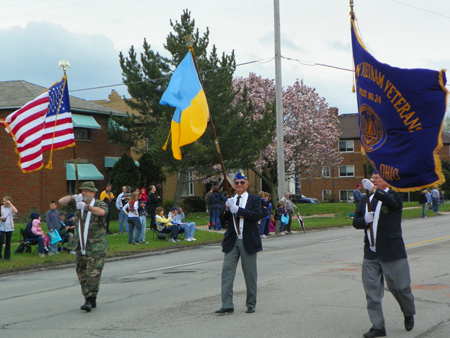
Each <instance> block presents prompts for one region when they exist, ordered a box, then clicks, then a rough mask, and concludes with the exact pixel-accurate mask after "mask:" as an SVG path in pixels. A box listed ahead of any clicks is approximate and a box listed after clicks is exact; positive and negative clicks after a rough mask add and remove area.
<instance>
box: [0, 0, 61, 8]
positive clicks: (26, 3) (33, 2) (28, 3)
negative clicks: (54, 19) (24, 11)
mask: <svg viewBox="0 0 450 338" xmlns="http://www.w3.org/2000/svg"><path fill="white" fill-rule="evenodd" d="M47 1H54V0H39V1H31V2H22V3H14V4H9V5H1V6H0V8H3V7H13V6H23V5H30V4H36V3H39V2H47Z"/></svg>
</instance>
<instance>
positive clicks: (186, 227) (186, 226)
mask: <svg viewBox="0 0 450 338" xmlns="http://www.w3.org/2000/svg"><path fill="white" fill-rule="evenodd" d="M169 217H172V221H171V223H172V224H176V225H178V232H181V231H180V230H179V229H180V228H181V229H183V231H184V240H185V241H188V242H193V241H196V239H195V238H194V231H195V223H193V222H182V221H183V219H184V217H185V216H184V212H183V209H181V208H176V207H173V208H172V211H171V212H169Z"/></svg>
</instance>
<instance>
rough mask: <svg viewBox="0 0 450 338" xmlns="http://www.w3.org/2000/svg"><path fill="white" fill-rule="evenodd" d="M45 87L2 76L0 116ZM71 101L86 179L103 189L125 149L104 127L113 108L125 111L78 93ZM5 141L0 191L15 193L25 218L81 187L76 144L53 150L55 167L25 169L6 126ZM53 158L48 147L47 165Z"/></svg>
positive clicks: (0, 134) (81, 168)
mask: <svg viewBox="0 0 450 338" xmlns="http://www.w3.org/2000/svg"><path fill="white" fill-rule="evenodd" d="M45 89H46V88H44V87H41V86H38V85H35V84H32V83H29V82H26V81H5V82H0V119H4V118H5V117H6V116H7V115H9V114H10V113H12V112H13V111H15V110H17V109H18V108H20V107H22V106H24V105H25V104H26V103H27V102H29V101H32V100H34V99H35V98H36V97H37V96H39V95H40V94H41V93H42V92H43V91H44V90H45ZM70 104H71V110H72V118H73V124H74V134H75V141H76V146H75V151H76V156H77V163H78V174H79V180H80V184H81V182H83V181H87V180H93V181H94V182H95V184H96V186H97V188H98V189H99V190H100V191H101V190H102V189H104V186H105V184H106V183H107V182H108V180H109V177H108V174H109V173H108V171H109V169H110V167H111V166H112V164H113V163H114V161H115V160H116V159H117V158H118V157H120V156H121V155H122V154H123V153H124V152H125V151H124V149H122V148H120V147H118V146H116V145H114V144H113V143H111V142H110V141H109V140H108V137H107V136H106V133H105V132H104V130H106V129H107V128H108V127H109V125H110V123H111V121H110V118H109V113H110V112H111V113H113V114H116V115H124V113H123V112H122V111H119V110H116V109H111V108H106V107H103V106H101V105H97V104H94V103H92V102H89V101H85V100H82V99H79V98H76V97H73V96H70ZM1 129H3V128H1ZM0 144H1V151H0V161H1V163H2V165H1V169H0V170H1V176H2V179H1V180H0V194H1V195H2V196H4V195H9V196H11V197H12V198H13V201H14V205H16V206H17V208H18V209H19V213H20V216H19V217H20V218H22V217H24V216H26V215H27V214H28V213H29V212H30V210H37V211H39V212H40V213H44V212H46V211H47V210H48V209H49V203H50V201H51V200H58V199H59V198H60V197H62V196H63V195H65V194H67V193H73V192H74V191H75V175H74V169H73V167H74V165H73V158H74V150H73V148H67V149H63V150H58V151H54V152H53V160H52V163H53V169H52V170H47V169H41V170H39V171H34V172H31V173H22V171H21V170H20V168H19V166H18V160H19V157H18V155H17V154H16V153H15V144H14V141H13V140H12V138H11V137H10V136H9V135H8V134H7V133H6V132H4V131H0ZM111 158H112V161H111ZM48 160H49V152H45V153H44V154H43V161H44V166H45V165H46V164H47V163H48Z"/></svg>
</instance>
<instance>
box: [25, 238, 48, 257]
mask: <svg viewBox="0 0 450 338" xmlns="http://www.w3.org/2000/svg"><path fill="white" fill-rule="evenodd" d="M25 241H38V252H39V253H40V254H43V253H44V237H38V238H25Z"/></svg>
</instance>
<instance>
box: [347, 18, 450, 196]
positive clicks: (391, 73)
mask: <svg viewBox="0 0 450 338" xmlns="http://www.w3.org/2000/svg"><path fill="white" fill-rule="evenodd" d="M351 34H352V46H353V60H354V63H355V82H356V95H357V99H358V121H359V128H360V137H361V146H362V151H363V152H365V153H366V155H367V157H368V158H369V160H370V162H371V163H372V165H373V166H374V168H375V170H376V171H377V172H378V173H379V174H380V176H382V177H383V178H384V180H385V181H386V182H387V183H388V184H389V185H390V186H391V187H393V188H395V190H397V191H403V192H407V191H414V190H418V189H421V188H424V187H429V186H433V185H440V184H442V183H443V182H444V181H445V178H444V176H443V174H442V170H441V162H440V159H439V156H438V154H437V152H438V150H439V149H440V148H442V145H443V144H442V138H441V135H442V129H443V119H444V116H445V111H446V108H447V103H446V98H447V93H448V90H447V89H446V88H445V84H446V77H445V71H444V70H441V71H434V70H429V69H401V68H396V67H391V66H389V65H387V64H385V63H381V62H379V61H377V60H376V59H375V58H374V57H373V56H372V55H371V54H369V52H368V51H367V50H366V47H365V46H364V44H363V42H362V40H361V38H360V37H359V36H358V33H357V30H356V27H355V22H354V20H351Z"/></svg>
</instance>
